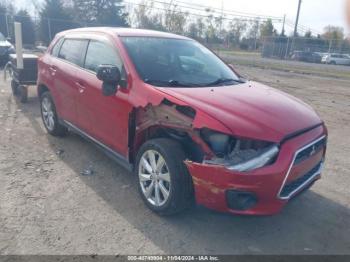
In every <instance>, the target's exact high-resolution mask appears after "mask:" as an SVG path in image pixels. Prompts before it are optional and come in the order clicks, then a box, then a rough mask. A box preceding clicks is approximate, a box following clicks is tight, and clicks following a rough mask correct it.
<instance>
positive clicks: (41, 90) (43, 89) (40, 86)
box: [37, 83, 50, 98]
mask: <svg viewBox="0 0 350 262" xmlns="http://www.w3.org/2000/svg"><path fill="white" fill-rule="evenodd" d="M47 91H49V92H50V89H49V88H48V86H47V85H45V84H42V83H39V84H38V88H37V92H38V97H39V98H40V97H41V96H42V94H43V93H45V92H47Z"/></svg>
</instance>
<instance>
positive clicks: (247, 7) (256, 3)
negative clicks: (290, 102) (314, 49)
mask: <svg viewBox="0 0 350 262" xmlns="http://www.w3.org/2000/svg"><path fill="white" fill-rule="evenodd" d="M37 1H39V2H40V1H42V0H37ZM125 1H126V2H139V1H141V0H125ZM159 1H164V0H159ZM179 1H181V2H188V3H196V4H201V5H208V6H211V7H217V8H221V4H222V2H221V1H223V6H224V9H225V10H234V11H239V12H246V13H253V14H260V15H268V16H278V17H282V16H283V15H284V14H286V15H287V19H288V20H291V21H293V23H294V20H295V16H296V13H297V6H298V0H179ZM16 2H17V4H16V5H17V7H18V8H20V7H25V6H28V3H30V2H31V0H16ZM191 12H195V11H191ZM330 24H331V25H337V26H342V27H344V28H345V29H346V30H347V33H348V34H349V28H347V25H346V22H345V0H303V2H302V7H301V14H300V25H302V26H304V27H305V28H310V29H312V30H314V33H317V32H322V31H323V28H324V27H325V26H327V25H330ZM281 26H282V25H277V24H276V27H281ZM278 30H279V31H280V30H281V28H278ZM287 30H288V31H289V30H292V28H291V27H290V26H289V27H287Z"/></svg>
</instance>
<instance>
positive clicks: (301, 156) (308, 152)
mask: <svg viewBox="0 0 350 262" xmlns="http://www.w3.org/2000/svg"><path fill="white" fill-rule="evenodd" d="M326 143H327V140H326V138H323V139H321V140H320V141H318V142H316V143H314V144H312V145H310V146H309V147H307V148H305V149H304V150H302V151H301V152H299V153H298V154H297V156H296V158H295V160H294V165H298V164H300V163H301V162H303V161H304V160H306V159H308V158H309V157H310V156H313V155H315V154H317V153H318V152H320V151H321V150H322V149H323V148H324V147H325V145H326Z"/></svg>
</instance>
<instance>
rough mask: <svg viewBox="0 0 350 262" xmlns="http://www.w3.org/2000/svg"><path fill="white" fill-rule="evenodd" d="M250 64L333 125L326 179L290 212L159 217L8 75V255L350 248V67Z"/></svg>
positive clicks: (3, 126) (1, 130) (3, 102)
mask: <svg viewBox="0 0 350 262" xmlns="http://www.w3.org/2000/svg"><path fill="white" fill-rule="evenodd" d="M242 64H243V65H242V66H239V67H238V68H239V70H240V71H241V72H244V73H245V74H246V75H247V76H248V77H250V78H251V79H254V80H259V81H261V82H264V83H266V84H269V85H271V86H274V87H277V88H280V89H282V90H284V91H286V92H288V93H290V94H292V95H295V96H297V97H299V98H301V99H303V100H305V101H306V102H308V103H309V104H311V105H312V106H313V107H314V108H315V109H316V110H317V111H318V112H319V114H320V115H321V116H322V118H323V119H324V120H325V121H326V123H327V125H328V128H329V148H328V156H327V163H326V168H325V171H324V174H323V179H322V180H321V181H319V182H318V183H317V184H316V185H315V186H314V187H313V188H312V189H311V190H310V191H308V192H306V193H305V194H303V195H302V196H300V197H299V198H297V199H295V200H294V201H292V202H291V203H290V204H289V205H288V206H287V207H286V208H285V209H284V210H283V212H282V213H281V214H279V215H277V216H273V217H240V216H230V215H225V214H219V213H215V212H212V211H209V210H206V209H204V208H201V207H197V208H195V209H193V210H191V211H189V212H187V213H185V214H182V215H179V216H176V217H172V218H163V217H158V216H157V215H155V214H153V213H151V212H150V211H149V210H148V209H147V208H146V207H145V206H144V205H143V203H142V201H141V199H140V198H139V196H138V193H137V189H136V186H135V181H134V178H133V176H132V175H131V174H130V173H128V172H127V171H126V170H124V169H123V168H121V167H120V166H118V165H117V164H114V163H113V162H111V161H110V159H109V158H107V157H106V156H105V155H103V154H102V153H101V152H100V151H98V150H97V149H96V148H95V147H94V146H93V145H92V144H90V143H88V142H86V141H84V140H83V139H81V138H79V137H77V136H76V135H70V136H68V137H67V138H64V139H57V138H53V137H50V136H48V135H47V134H46V132H45V131H44V128H43V125H42V123H41V119H40V112H39V103H38V98H37V97H36V94H35V92H34V90H35V89H34V88H32V90H33V92H31V94H30V95H31V97H30V99H29V102H28V104H25V105H22V104H19V103H17V102H16V101H15V100H14V98H13V97H12V95H11V91H10V87H9V85H8V83H4V82H3V80H2V78H1V80H0V205H1V206H0V254H93V253H98V254H163V253H166V254H169V253H170V254H202V253H211V254H350V219H349V217H350V189H349V187H350V161H349V155H350V143H349V142H350V140H349V134H350V80H349V78H347V77H345V75H344V73H343V71H341V72H342V73H341V74H338V73H337V72H338V71H337V70H345V71H346V70H348V69H344V68H343V67H339V68H337V67H332V68H330V67H327V70H328V71H330V72H333V71H334V72H335V75H334V74H333V76H332V77H329V76H328V77H324V76H322V74H317V73H315V74H314V73H312V74H308V75H305V74H298V73H295V72H298V71H294V72H290V71H293V70H290V66H293V65H288V66H287V67H286V68H287V70H280V69H283V68H275V69H279V70H275V69H270V70H268V69H266V68H265V69H263V68H262V67H265V66H253V67H251V66H249V65H247V64H249V63H242ZM261 64H264V62H261ZM303 66H306V67H307V66H309V65H304V64H303ZM310 66H311V65H310ZM277 67H280V66H277ZM297 67H299V66H297ZM321 71H322V72H323V71H324V70H323V68H322V69H321ZM347 72H348V73H349V75H350V67H349V71H347ZM339 75H344V77H339ZM335 76H336V77H335ZM284 121H288V119H285V120H284ZM90 166H91V167H92V169H93V170H94V171H95V173H94V174H93V175H90V176H84V175H82V174H81V172H82V171H83V170H84V169H86V168H88V167H90Z"/></svg>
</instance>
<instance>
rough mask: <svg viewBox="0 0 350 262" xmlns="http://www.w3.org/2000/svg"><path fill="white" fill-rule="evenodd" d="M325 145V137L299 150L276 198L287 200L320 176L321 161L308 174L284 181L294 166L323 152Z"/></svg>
mask: <svg viewBox="0 0 350 262" xmlns="http://www.w3.org/2000/svg"><path fill="white" fill-rule="evenodd" d="M326 145H327V137H326V136H324V137H321V138H319V139H317V140H315V141H314V142H312V143H310V144H309V145H307V146H305V147H303V148H302V149H299V150H298V151H297V152H296V153H295V156H294V161H293V163H292V164H291V166H290V167H289V171H288V173H287V175H286V177H285V179H284V181H283V184H282V186H281V189H280V191H279V194H278V197H279V198H281V199H289V198H290V197H292V196H293V194H294V193H296V192H297V191H298V190H301V189H302V188H303V187H306V186H308V185H309V184H310V183H311V182H312V180H313V179H314V178H315V177H316V176H318V175H319V174H321V170H322V166H323V160H322V161H321V162H320V163H318V164H317V165H316V166H315V167H314V168H312V169H311V170H310V171H309V172H307V173H306V174H305V175H303V176H302V177H300V178H298V179H296V180H294V181H292V182H290V183H288V184H286V181H287V180H288V176H289V173H290V172H291V170H292V168H293V167H294V166H295V165H298V164H300V163H301V162H303V161H305V160H306V159H308V158H310V157H312V156H314V155H315V154H317V153H319V152H320V151H321V150H323V149H324V148H325V147H326Z"/></svg>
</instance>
